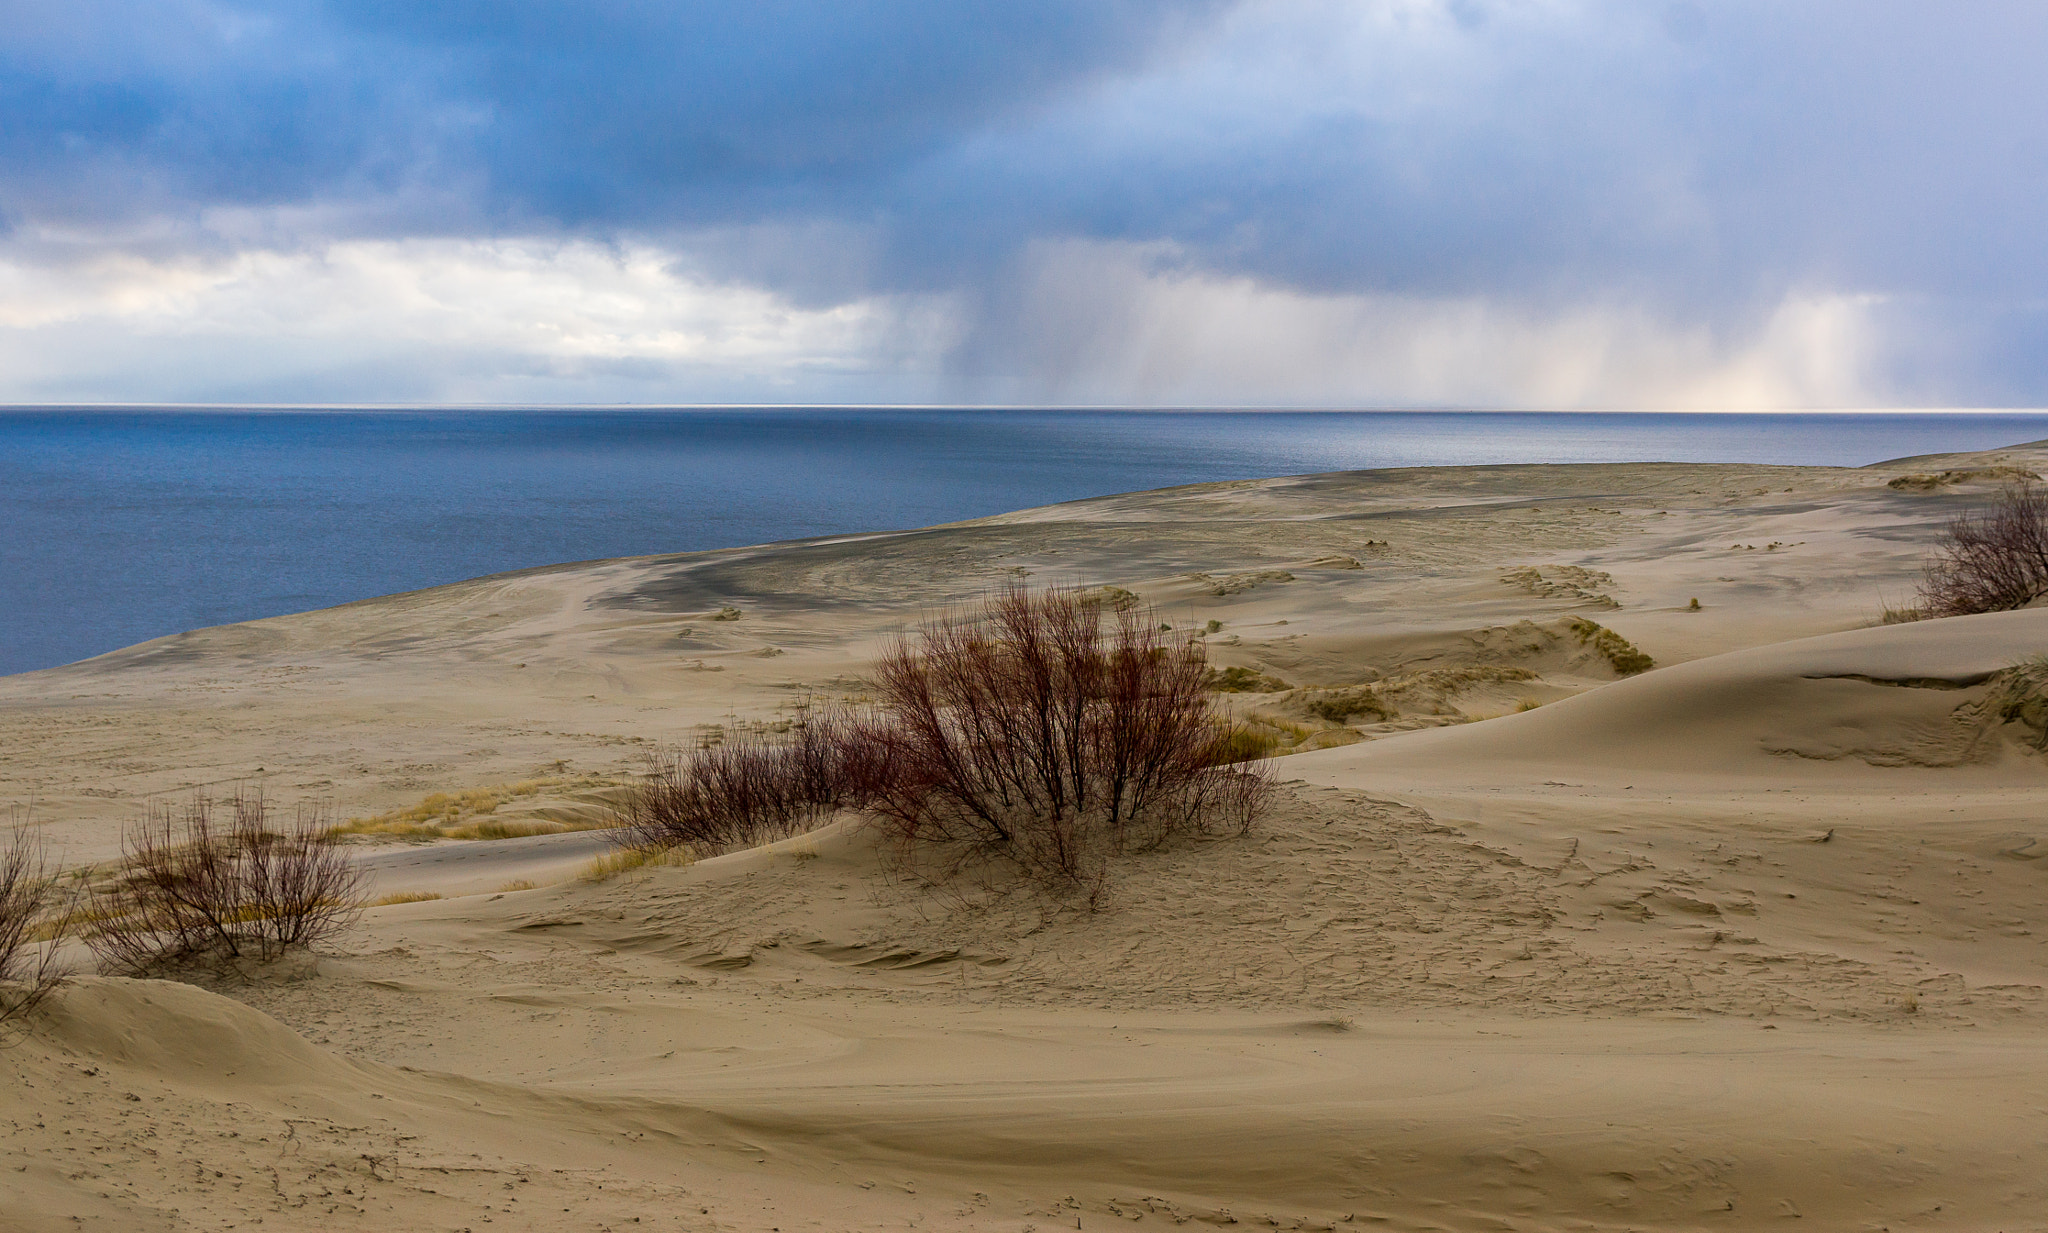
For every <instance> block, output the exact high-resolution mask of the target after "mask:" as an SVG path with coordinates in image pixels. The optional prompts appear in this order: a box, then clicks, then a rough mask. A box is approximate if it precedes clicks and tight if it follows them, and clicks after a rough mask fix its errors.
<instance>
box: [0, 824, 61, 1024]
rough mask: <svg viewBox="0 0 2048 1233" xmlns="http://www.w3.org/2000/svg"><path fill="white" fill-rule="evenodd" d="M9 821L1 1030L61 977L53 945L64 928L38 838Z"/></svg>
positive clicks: (1, 859)
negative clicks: (46, 935)
mask: <svg viewBox="0 0 2048 1233" xmlns="http://www.w3.org/2000/svg"><path fill="white" fill-rule="evenodd" d="M12 820H13V821H14V823H15V826H14V833H13V835H12V836H11V837H10V838H9V839H8V841H7V846H6V848H5V849H4V850H0V1029H7V1028H11V1027H13V1026H14V1025H16V1024H18V1023H20V1021H21V1020H23V1019H24V1018H26V1017H27V1016H28V1014H29V1013H30V1012H31V1011H33V1010H34V1009H35V1008H36V1007H37V1006H38V1005H39V1004H40V1003H41V1002H42V1001H43V999H44V998H46V997H48V996H49V995H50V993H51V991H52V990H54V989H55V988H56V987H57V986H58V985H59V984H61V983H62V982H63V980H64V976H65V971H64V968H63V967H62V965H61V964H60V963H59V961H58V959H57V947H56V945H55V935H60V934H61V933H62V932H63V928H62V921H61V920H60V919H58V917H59V915H60V914H59V913H58V911H57V910H56V907H57V894H56V885H57V879H56V875H54V874H53V873H51V872H50V867H49V863H48V861H47V860H46V859H45V857H44V854H43V847H42V844H41V842H40V840H39V839H38V838H37V836H36V835H34V834H33V833H32V832H30V831H28V830H26V829H24V828H23V827H22V825H21V822H22V819H19V818H16V819H12ZM45 934H48V935H51V936H50V937H48V938H45V936H43V935H45ZM45 941H48V942H49V943H50V944H48V945H40V944H39V943H43V942H45Z"/></svg>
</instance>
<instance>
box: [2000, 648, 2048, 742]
mask: <svg viewBox="0 0 2048 1233" xmlns="http://www.w3.org/2000/svg"><path fill="white" fill-rule="evenodd" d="M1984 705H1985V708H1986V710H1987V712H1988V713H1989V714H1990V715H1991V716H1992V717H1993V718H1995V719H1997V720H1999V721H2000V722H2003V723H2016V724H2019V725H2021V726H2023V727H2024V728H2026V729H2027V730H2028V731H2029V732H2030V733H2031V734H2032V738H2033V739H2032V742H2031V743H2032V744H2033V746H2034V748H2036V749H2043V750H2048V655H2036V656H2035V657H2034V658H2032V659H2029V660H2027V661H2025V662H2024V663H2019V664H2015V665H2013V666H2012V667H2010V668H2007V669H2006V670H2005V671H2004V672H2001V673H1999V674H1998V676H1997V677H1996V678H1995V679H1994V681H1993V685H1992V689H1991V693H1990V694H1989V696H1987V697H1986V698H1985V702H1984Z"/></svg>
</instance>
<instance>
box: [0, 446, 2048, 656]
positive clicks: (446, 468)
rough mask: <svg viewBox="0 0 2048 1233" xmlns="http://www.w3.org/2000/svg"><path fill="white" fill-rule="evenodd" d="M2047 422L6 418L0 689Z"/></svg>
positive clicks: (1895, 451) (1819, 455)
mask: <svg viewBox="0 0 2048 1233" xmlns="http://www.w3.org/2000/svg"><path fill="white" fill-rule="evenodd" d="M2041 438H2048V414H2034V413H2029V414H2018V415H2014V414H1984V413H1947V414H1886V415H1810V414H1809V415H1639V414H1608V413H1600V414H1575V413H1573V414H1567V413H1451V412H1359V413H1316V414H1293V413H1242V414H1240V413H1207V412H1205V413H1187V414H1181V413H1162V412H1087V411H1066V412H1056V411H875V410H781V411H777V410H730V411H721V410H678V411H644V410H633V411H599V410H589V411H342V412H336V411H317V412H297V411H291V412H281V411H257V410H250V411H191V410H162V411H150V410H118V411H114V410H104V411H101V410H95V411H77V410H63V409H35V408H24V409H18V410H11V411H0V673H11V672H23V671H28V670H30V669H34V668H45V667H50V666H53V665H56V664H61V663H67V662H70V661H72V660H75V659H82V658H85V657H87V656H91V655H97V654H100V653H102V652H104V651H109V650H113V649H115V648H117V647H121V646H126V645H128V644H130V643H134V642H139V641H142V640H144V639H148V638H154V637H158V636H160V635H163V634H169V633H175V632H178V631H180V630H186V629H195V628H199V627H201V626H206V625H217V624H221V623H223V622H228V621H242V620H249V619H252V618H255V617H263V616H274V615H277V614H279V613H285V612H296V611H303V610H306V609H310V608H321V607H326V606H328V605H331V604H338V603H343V602H346V601H348V600H354V599H362V598H365V597H367V596H372V595H382V594H388V593H390V592H393V591H405V590H411V589H414V588H418V587H428V586H435V585H438V584H440V583H444V582H454V581H457V580H459V579H463V578H472V577H476V576H478V575H480V574H489V573H496V572H499V571H502V570H509V569H519V568H522V567H525V566H530V565H544V564H550V563H554V562H559V561H577V560H590V559H594V558H601V557H617V556H631V555H635V554H640V553H653V552H681V551H690V550H694V549H703V548H719V547H729V546H732V545H737V544H750V543H760V542H764V541H769V540H777V539H793V538H797V537H800V536H806V535H820V534H828V533H832V532H840V531H855V530H879V529H886V528H896V527H915V526H923V525H926V524H929V523H934V522H948V521H952V520H954V519H959V518H971V517H975V516H978V515H982V514H992V513H998V512H1000V511H1003V510H1010V509H1020V508H1024V507H1027V506H1033V505H1044V504H1048V503H1050V502H1054V501H1067V500H1073V499H1075V498H1079V497H1088V496H1096V495H1100V494H1103V493H1112V492H1128V491H1132V490H1135V489H1142V488H1158V487H1163V486H1166V485H1169V484H1188V483H1198V482H1202V481H1207V480H1224V479H1243V478H1249V477H1254V476H1262V475H1287V474H1299V473H1304V472H1315V471H1335V470H1343V469H1349V468H1358V467H1387V466H1415V465H1451V464H1466V463H1489V462H1618V461H1645V460H1673V461H1716V462H1738V461H1756V462H1786V463H1792V462H1797V463H1836V464H1852V465H1860V464H1862V463H1868V462H1877V461H1881V460H1883V459H1886V458H1893V457H1899V456H1903V455H1908V454H1920V453H1932V452H1939V451H1947V450H1966V449H1985V448H1990V447H1993V446H1999V445H2009V444H2013V443H2015V442H2020V441H2029V440H2038V439H2041Z"/></svg>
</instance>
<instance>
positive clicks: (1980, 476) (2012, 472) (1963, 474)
mask: <svg viewBox="0 0 2048 1233" xmlns="http://www.w3.org/2000/svg"><path fill="white" fill-rule="evenodd" d="M2040 478H2041V477H2040V476H2038V475H2036V474H2034V473H2033V472H2032V471H2029V470H2026V469H2025V468H2023V467H1974V468H1970V469H1968V470H1961V471H1936V472H1932V473H1927V472H1921V473H1917V474H1913V475H1899V476H1894V477H1893V478H1892V479H1890V480H1888V481H1886V483H1885V487H1887V488H1893V489H1897V490H1898V491H1900V492H1934V491H1936V490H1937V489H1941V488H1946V487H1948V486H1949V485H1951V484H1962V483H1967V482H1969V481H1971V480H1990V479H1995V480H2008V481H2021V482H2024V481H2027V480H2037V479H2040Z"/></svg>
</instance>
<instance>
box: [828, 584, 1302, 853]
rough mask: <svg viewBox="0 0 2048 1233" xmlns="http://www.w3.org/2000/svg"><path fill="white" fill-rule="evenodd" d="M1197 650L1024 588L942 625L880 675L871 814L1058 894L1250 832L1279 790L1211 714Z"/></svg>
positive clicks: (1120, 618) (896, 653)
mask: <svg viewBox="0 0 2048 1233" xmlns="http://www.w3.org/2000/svg"><path fill="white" fill-rule="evenodd" d="M1207 667H1208V665H1207V663H1206V660H1205V657H1204V654H1203V651H1202V646H1201V644H1200V643H1199V642H1197V641H1194V640H1192V639H1185V638H1182V639H1174V640H1167V638H1166V637H1165V636H1163V634H1162V631H1161V630H1160V628H1159V624H1158V621H1157V618H1156V617H1155V616H1154V615H1153V614H1152V613H1149V612H1141V611H1137V610H1134V609H1130V608H1126V609H1122V610H1118V611H1115V612H1113V613H1106V612H1105V606H1104V605H1102V604H1098V603H1091V602H1089V601H1088V600H1087V598H1085V597H1084V596H1079V595H1075V594H1072V593H1056V592H1054V593H1034V592H1031V591H1028V590H1026V589H1024V588H1022V587H1012V588H1009V589H1007V590H1005V591H1003V592H1002V593H1000V594H998V595H997V596H995V597H994V598H992V599H991V600H989V601H988V602H987V603H986V604H985V605H984V606H983V608H982V610H981V612H980V613H978V614H976V615H975V616H973V617H965V616H963V617H955V618H950V619H946V620H940V621H936V622H933V623H931V624H929V625H927V626H925V627H924V628H923V629H922V630H920V631H919V632H918V634H917V636H916V637H915V638H914V639H905V640H902V641H900V642H898V643H897V645H896V646H894V647H893V648H891V650H890V651H889V652H888V654H887V655H886V656H885V657H884V658H883V660H882V662H881V664H880V665H879V668H878V670H877V679H878V686H879V693H880V695H881V704H880V708H879V712H878V721H877V722H876V723H875V724H874V725H873V726H872V727H870V728H869V729H867V730H866V731H865V732H864V733H863V734H862V735H863V740H864V743H865V744H866V746H867V747H869V748H870V749H874V750H877V751H879V752H877V753H873V754H870V755H869V756H870V757H871V758H873V759H874V760H875V761H876V763H877V764H878V765H881V766H885V767H886V768H887V769H886V773H885V774H878V775H875V776H873V777H872V780H871V782H870V783H869V784H868V785H867V786H866V789H865V790H866V793H867V799H866V801H865V807H866V808H867V810H868V811H869V812H870V813H871V814H872V815H874V816H875V817H877V818H879V819H881V820H882V821H883V822H884V823H885V824H886V825H888V826H889V828H890V829H891V831H892V832H893V833H894V835H895V837H896V838H897V839H898V840H899V841H900V842H901V843H902V844H904V845H905V846H908V847H930V846H934V845H936V846H938V847H941V848H945V849H950V850H952V851H954V852H957V853H960V854H962V855H963V856H971V855H992V856H997V857H1000V858H1002V859H1005V860H1008V861H1010V862H1013V863H1014V864H1015V865H1017V866H1018V867H1019V868H1021V869H1022V870H1023V871H1024V872H1026V873H1027V874H1030V875H1033V876H1035V877H1039V878H1042V879H1046V880H1051V881H1056V882H1070V883H1086V882H1090V881H1092V880H1095V879H1097V878H1098V877H1099V876H1100V874H1101V872H1102V870H1103V868H1104V866H1105V862H1106V861H1107V860H1108V859H1109V858H1111V857H1113V856H1115V855H1117V854H1119V853H1122V852H1126V851H1132V850H1140V849H1145V848H1150V847H1155V846H1157V845H1158V844H1160V843H1163V842H1165V841H1166V840H1168V839H1170V838H1172V837H1174V836H1176V835H1183V834H1190V833H1196V832H1201V831H1207V830H1211V829H1217V828H1222V829H1228V830H1235V831H1243V830H1245V829H1247V828H1249V827H1250V826H1251V825H1252V823H1253V821H1254V820H1255V819H1256V817H1257V816H1258V814H1259V812H1260V810H1261V809H1262V808H1263V807H1264V806H1265V804H1266V801H1267V798H1268V796H1269V795H1270V791H1271V789H1270V781H1269V780H1268V778H1267V777H1266V775H1265V774H1264V772H1263V770H1262V769H1261V767H1260V766H1259V765H1258V764H1257V763H1244V762H1237V763H1232V762H1231V761H1230V760H1231V759H1232V758H1233V757H1236V756H1238V754H1239V751H1237V750H1236V749H1235V748H1234V746H1233V745H1232V743H1231V741H1230V736H1229V732H1228V731H1227V729H1226V727H1225V726H1224V725H1222V724H1221V723H1219V722H1218V721H1217V719H1216V718H1215V716H1214V715H1213V713H1212V712H1211V711H1210V708H1209V700H1208V697H1207V693H1206V690H1205V688H1204V686H1205V678H1206V674H1207Z"/></svg>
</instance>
